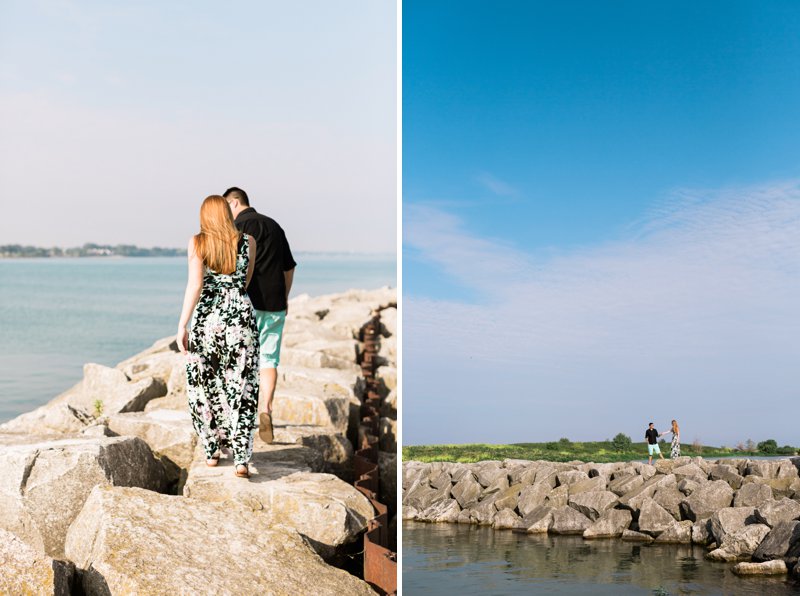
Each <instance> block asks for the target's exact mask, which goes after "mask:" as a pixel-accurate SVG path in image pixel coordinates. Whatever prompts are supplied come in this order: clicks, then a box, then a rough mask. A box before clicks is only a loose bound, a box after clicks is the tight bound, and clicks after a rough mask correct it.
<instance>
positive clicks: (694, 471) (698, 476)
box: [672, 463, 708, 484]
mask: <svg viewBox="0 0 800 596" xmlns="http://www.w3.org/2000/svg"><path fill="white" fill-rule="evenodd" d="M672 473H673V474H675V479H676V480H677V481H678V483H680V482H681V481H682V480H687V479H688V480H693V481H694V482H697V483H699V484H702V483H705V482H706V480H708V477H707V475H706V473H705V472H704V471H703V469H702V468H701V467H700V466H698V465H697V464H694V463H687V464H685V465H682V466H675V467H674V468H672Z"/></svg>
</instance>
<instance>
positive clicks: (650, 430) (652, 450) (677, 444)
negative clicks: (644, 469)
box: [644, 420, 681, 464]
mask: <svg viewBox="0 0 800 596" xmlns="http://www.w3.org/2000/svg"><path fill="white" fill-rule="evenodd" d="M667 433H672V444H671V445H670V454H669V456H670V457H671V458H672V459H675V458H676V457H680V456H681V431H680V428H679V427H678V421H677V420H673V421H672V428H670V429H669V430H668V431H664V432H663V433H661V434H658V431H657V430H656V429H655V427H654V426H653V423H652V422H651V423H650V424H649V425H648V426H647V430H646V431H644V438H645V440H646V441H647V455H648V458H647V463H648V464H652V463H653V455H655V454H656V453H657V454H658V457H660V458H661V459H664V456H663V455H661V448H660V447H659V446H658V438H659V437H663V436H664V435H666V434H667Z"/></svg>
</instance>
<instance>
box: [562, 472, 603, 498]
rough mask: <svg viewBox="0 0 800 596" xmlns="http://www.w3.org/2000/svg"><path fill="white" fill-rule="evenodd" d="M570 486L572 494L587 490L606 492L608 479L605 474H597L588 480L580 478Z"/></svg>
mask: <svg viewBox="0 0 800 596" xmlns="http://www.w3.org/2000/svg"><path fill="white" fill-rule="evenodd" d="M568 486H569V494H570V496H572V495H577V494H580V493H587V492H605V491H606V479H605V476H595V477H593V478H588V479H586V480H579V481H578V482H573V483H572V484H569V485H568Z"/></svg>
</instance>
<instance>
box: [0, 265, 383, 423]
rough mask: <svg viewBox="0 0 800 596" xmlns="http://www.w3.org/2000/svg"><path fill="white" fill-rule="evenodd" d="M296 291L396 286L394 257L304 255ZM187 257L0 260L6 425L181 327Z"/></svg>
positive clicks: (0, 409) (1, 404)
mask: <svg viewBox="0 0 800 596" xmlns="http://www.w3.org/2000/svg"><path fill="white" fill-rule="evenodd" d="M295 259H296V260H297V262H298V267H297V271H296V273H295V281H294V285H293V289H292V296H297V295H300V294H303V293H306V294H311V295H312V296H318V295H320V294H329V293H333V292H343V291H345V290H348V289H351V288H363V289H373V288H379V287H381V286H387V285H388V286H392V287H394V286H396V285H397V282H396V268H395V267H396V265H395V259H394V257H393V256H391V255H385V256H372V255H352V254H319V253H315V254H311V253H305V254H304V253H298V254H297V255H295ZM185 284H186V258H185V257H180V258H178V257H176V258H146V257H143V258H127V259H121V258H81V259H19V260H11V259H0V422H3V421H5V420H8V419H10V418H12V417H14V416H16V415H18V414H20V413H22V412H24V411H27V410H30V409H32V408H33V407H35V406H38V405H41V404H43V403H45V402H47V401H49V400H50V399H52V398H53V397H55V396H56V395H58V394H59V393H61V392H62V391H64V390H65V389H67V388H69V387H70V386H72V385H73V384H74V383H76V382H77V381H78V380H80V378H81V376H82V368H83V364H84V363H85V362H98V363H100V364H105V365H107V366H113V365H115V364H116V363H118V362H120V361H121V360H124V359H125V358H128V357H129V356H132V355H134V354H135V353H137V352H140V351H141V350H143V349H145V348H147V347H148V346H150V345H151V344H152V343H153V342H154V341H155V340H157V339H160V338H162V337H166V336H167V335H170V334H171V333H174V332H175V329H176V328H177V325H178V317H179V316H180V309H181V305H182V302H183V291H184V287H185Z"/></svg>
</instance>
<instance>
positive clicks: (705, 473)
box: [402, 457, 800, 576]
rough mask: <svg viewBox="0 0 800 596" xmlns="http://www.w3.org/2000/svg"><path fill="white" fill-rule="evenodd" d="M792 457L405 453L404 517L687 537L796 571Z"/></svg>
mask: <svg viewBox="0 0 800 596" xmlns="http://www.w3.org/2000/svg"><path fill="white" fill-rule="evenodd" d="M798 468H800V458H792V459H782V460H771V461H754V460H747V459H736V460H718V461H706V460H704V459H702V458H700V457H696V458H689V457H680V458H677V459H675V460H659V461H657V462H656V464H655V465H647V464H643V463H640V462H628V463H609V464H594V463H582V462H572V463H554V462H546V461H533V462H531V461H523V460H505V461H502V462H499V461H484V462H479V463H473V464H458V463H444V462H434V463H421V462H415V461H411V462H404V463H403V487H402V491H403V496H402V503H403V519H408V520H417V521H423V522H449V523H461V524H479V525H490V526H492V527H493V528H495V529H497V530H515V531H519V532H528V533H551V534H579V535H582V536H583V537H584V538H585V539H587V540H588V539H598V538H618V539H622V540H630V541H641V542H648V543H650V542H652V543H656V544H657V543H686V544H695V545H699V546H701V547H703V548H705V549H706V550H707V553H706V558H707V559H709V560H711V561H719V562H725V563H727V564H733V565H734V568H733V571H734V572H735V573H737V574H743V575H744V574H776V573H787V572H790V571H791V572H793V573H794V574H795V575H798V576H800V563H798V557H799V556H800V476H799V475H798Z"/></svg>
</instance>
